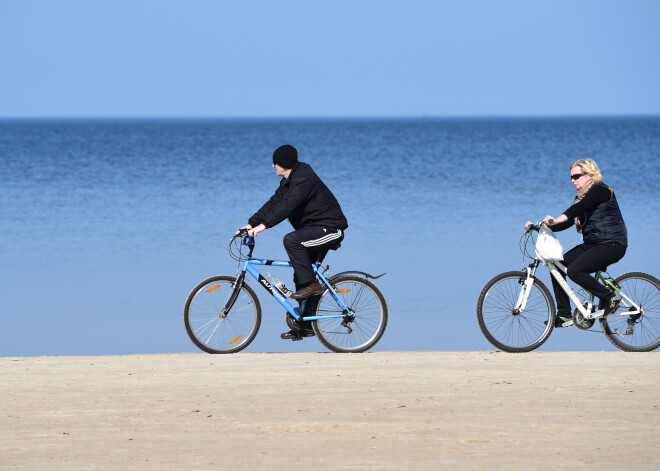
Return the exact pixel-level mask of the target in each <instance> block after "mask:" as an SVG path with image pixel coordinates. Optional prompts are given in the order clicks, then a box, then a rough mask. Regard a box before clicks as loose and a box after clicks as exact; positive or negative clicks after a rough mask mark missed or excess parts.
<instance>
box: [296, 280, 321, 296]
mask: <svg viewBox="0 0 660 471" xmlns="http://www.w3.org/2000/svg"><path fill="white" fill-rule="evenodd" d="M323 289H324V288H323V286H321V283H319V282H318V281H314V282H313V283H312V284H311V285H309V286H307V287H305V288H303V289H301V290H299V291H296V292H295V293H293V294H292V295H291V299H306V298H309V297H311V296H316V295H317V294H321V293H323Z"/></svg>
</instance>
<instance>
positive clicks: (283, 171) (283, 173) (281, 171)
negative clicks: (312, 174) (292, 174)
mask: <svg viewBox="0 0 660 471" xmlns="http://www.w3.org/2000/svg"><path fill="white" fill-rule="evenodd" d="M273 168H274V169H275V173H277V176H278V177H285V176H286V170H287V169H285V168H284V167H280V166H279V165H277V164H273Z"/></svg>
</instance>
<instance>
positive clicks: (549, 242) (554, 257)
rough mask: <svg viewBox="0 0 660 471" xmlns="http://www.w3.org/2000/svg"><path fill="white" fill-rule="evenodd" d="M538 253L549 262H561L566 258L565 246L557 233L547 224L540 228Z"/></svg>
mask: <svg viewBox="0 0 660 471" xmlns="http://www.w3.org/2000/svg"><path fill="white" fill-rule="evenodd" d="M536 255H537V256H538V257H540V258H542V259H543V260H545V261H547V262H559V261H561V260H563V258H564V248H563V247H562V246H561V242H559V239H557V237H556V236H555V233H554V232H552V231H551V230H550V229H548V228H547V227H546V226H541V228H540V229H539V238H538V239H537V240H536Z"/></svg>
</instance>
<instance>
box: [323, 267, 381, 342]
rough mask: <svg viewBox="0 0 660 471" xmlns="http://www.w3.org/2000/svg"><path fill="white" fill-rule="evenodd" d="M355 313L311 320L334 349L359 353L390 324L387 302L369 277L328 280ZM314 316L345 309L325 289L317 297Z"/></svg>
mask: <svg viewBox="0 0 660 471" xmlns="http://www.w3.org/2000/svg"><path fill="white" fill-rule="evenodd" d="M328 281H329V282H330V284H331V285H332V287H333V288H334V290H335V293H336V294H337V295H338V296H340V297H341V299H342V300H343V301H344V303H345V304H346V305H347V306H348V307H349V308H350V309H351V310H352V311H353V312H354V313H355V316H350V317H349V316H342V317H332V318H328V319H319V320H316V321H312V328H313V329H314V333H315V334H316V336H317V337H318V339H319V341H320V342H321V343H322V344H323V345H325V346H326V347H327V348H329V349H330V350H332V351H333V352H338V353H358V352H364V351H366V350H369V349H370V348H371V347H373V346H374V345H376V343H378V341H379V340H380V338H381V337H382V336H383V333H384V332H385V327H387V304H386V303H385V298H384V297H383V294H382V293H381V292H380V290H379V289H378V288H376V286H375V285H374V284H373V283H371V282H370V281H368V280H367V279H366V278H362V277H360V276H355V275H337V276H334V277H332V278H330V279H329V280H328ZM312 311H313V314H312V315H314V316H326V315H330V314H341V313H342V309H341V307H339V305H338V304H337V302H336V301H335V300H334V298H333V297H332V294H331V293H330V291H329V290H326V291H325V292H324V293H323V294H322V295H321V296H320V298H319V300H318V301H317V303H316V305H315V307H314V309H312Z"/></svg>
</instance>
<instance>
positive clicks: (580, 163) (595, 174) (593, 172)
mask: <svg viewBox="0 0 660 471" xmlns="http://www.w3.org/2000/svg"><path fill="white" fill-rule="evenodd" d="M573 167H580V168H581V169H582V171H583V172H584V173H586V174H587V175H589V176H590V177H591V179H592V180H593V181H594V183H600V182H602V181H603V175H601V173H600V169H599V168H598V165H597V164H596V162H595V161H594V159H580V160H576V161H575V162H573V163H572V164H571V165H570V167H568V169H569V170H572V169H573Z"/></svg>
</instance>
